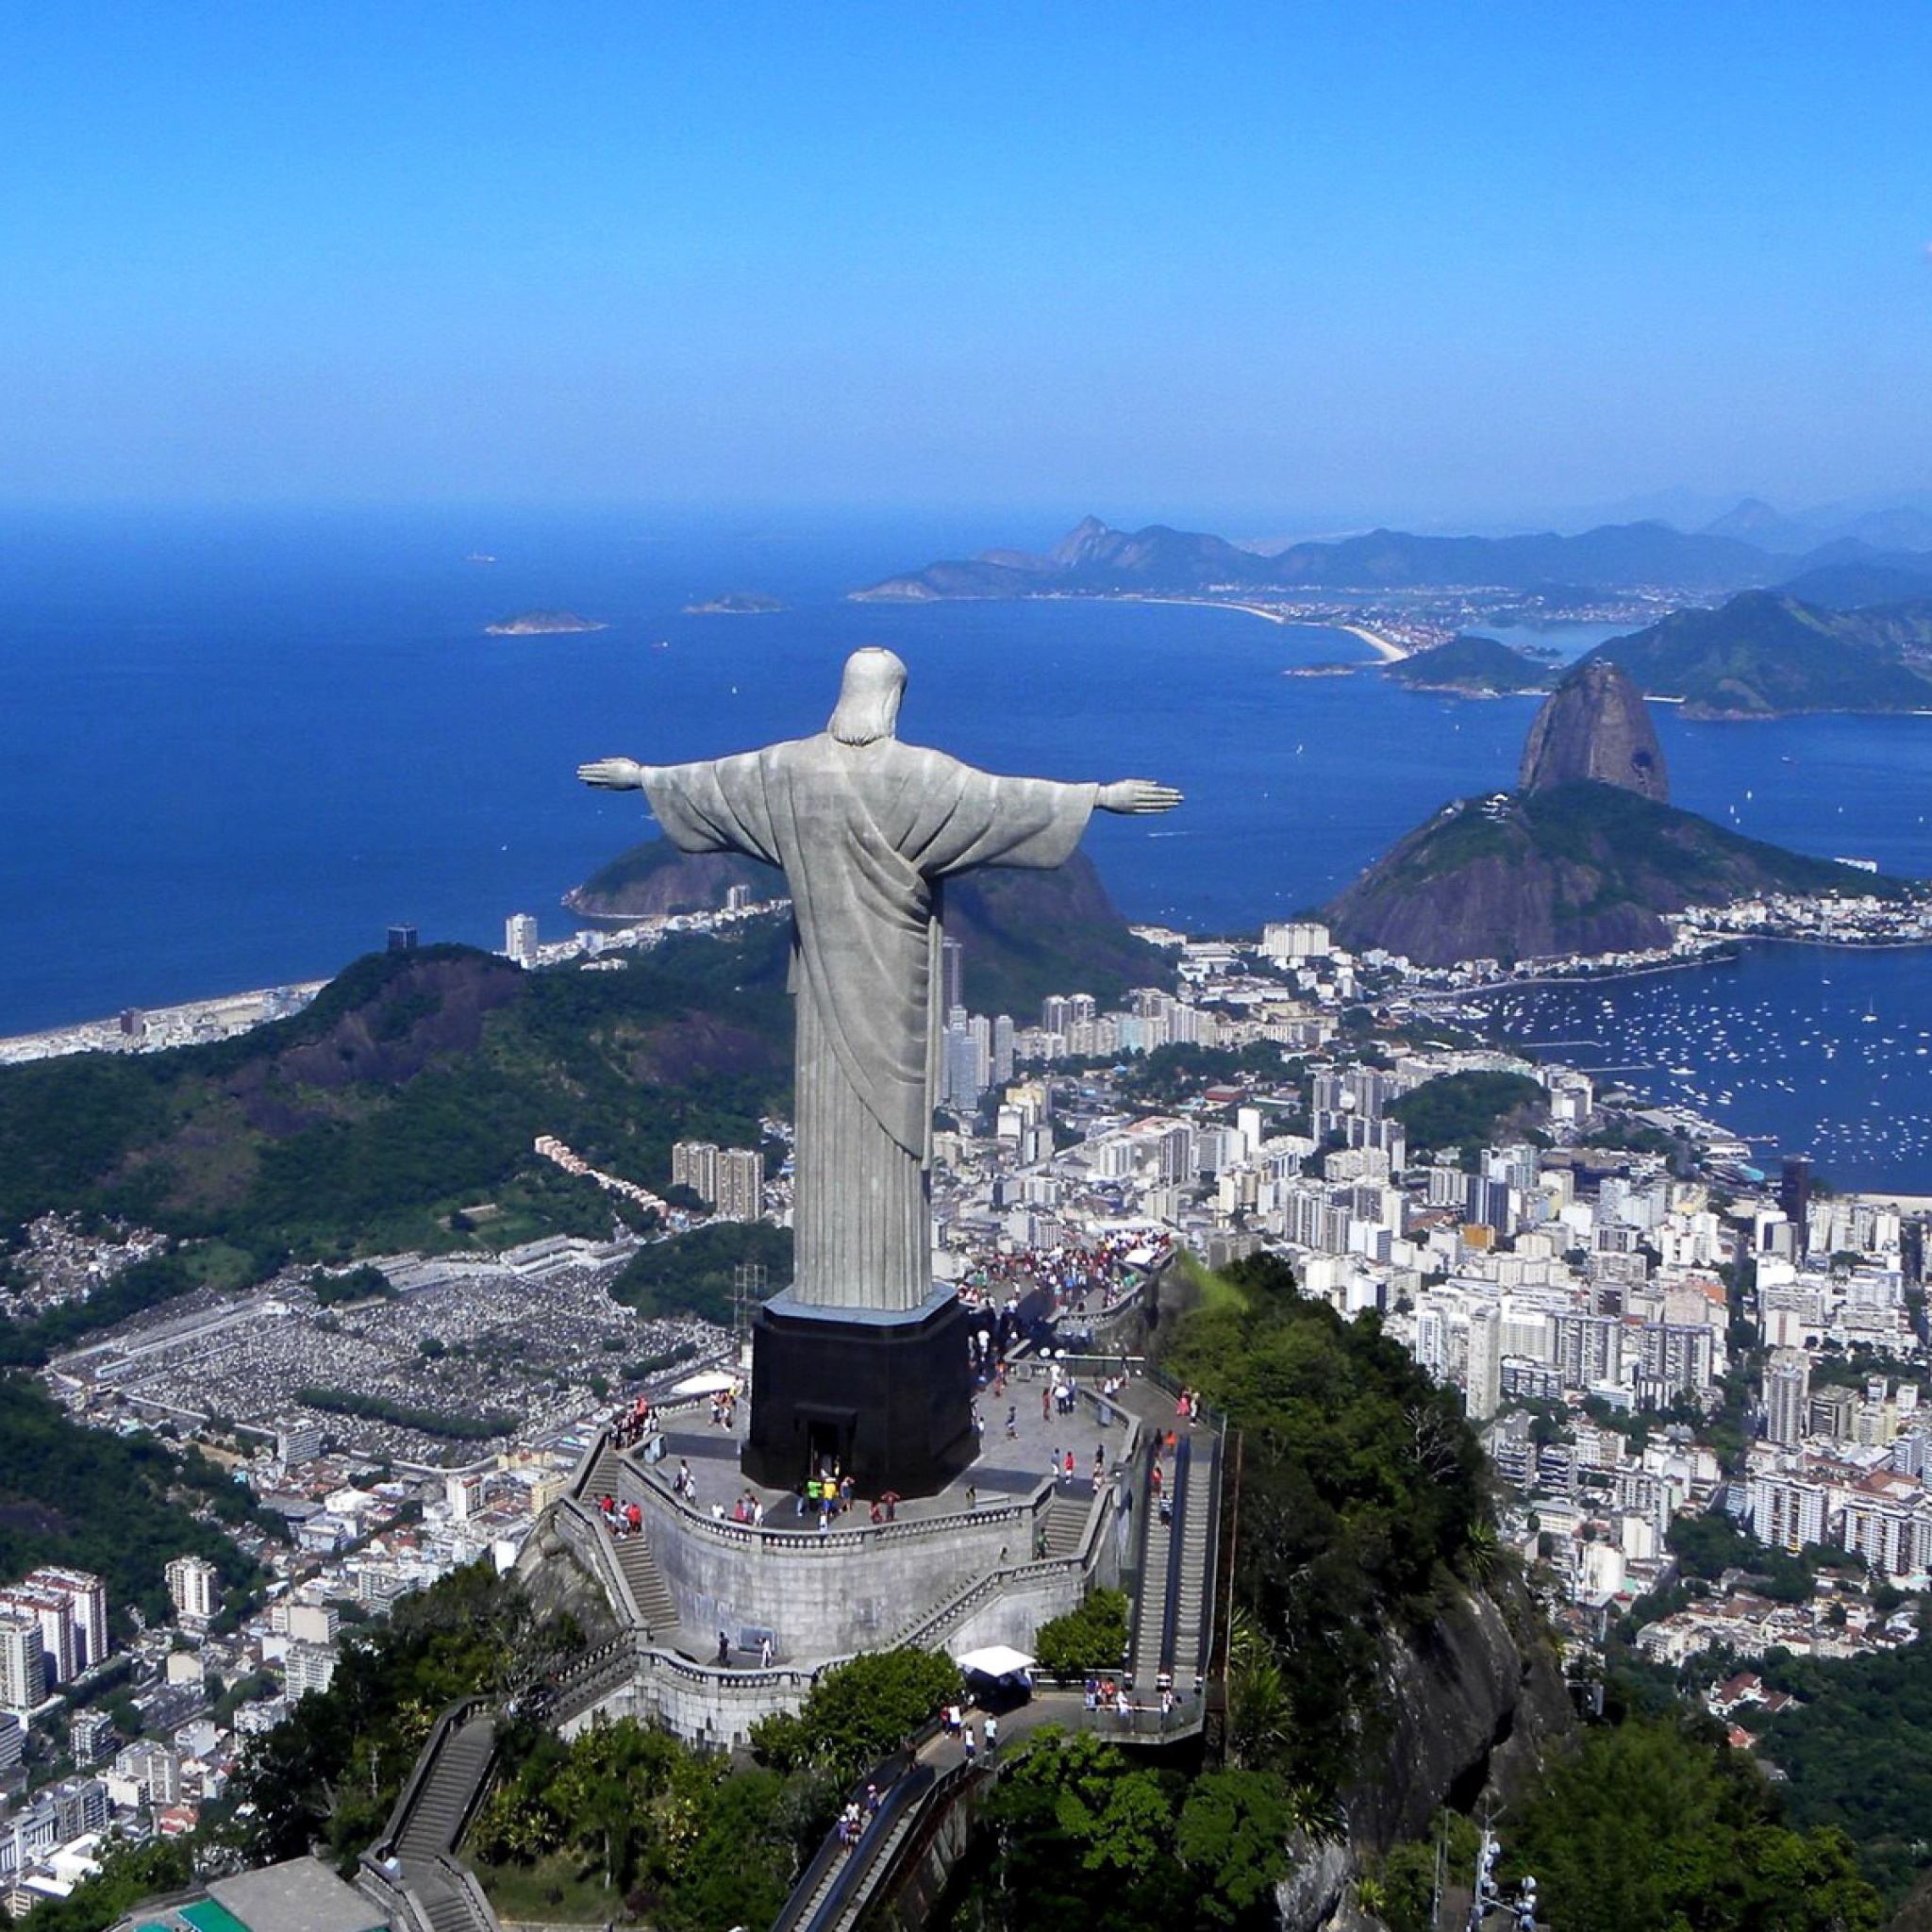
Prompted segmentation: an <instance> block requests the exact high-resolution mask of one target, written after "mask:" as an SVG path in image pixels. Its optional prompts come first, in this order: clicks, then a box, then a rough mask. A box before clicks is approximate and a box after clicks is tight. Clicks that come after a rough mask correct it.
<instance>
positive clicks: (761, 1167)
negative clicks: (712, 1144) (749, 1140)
mask: <svg viewBox="0 0 1932 1932" xmlns="http://www.w3.org/2000/svg"><path fill="white" fill-rule="evenodd" d="M715 1205H716V1208H717V1214H718V1219H719V1220H720V1221H756V1220H757V1219H758V1215H759V1214H760V1213H761V1212H762V1211H763V1209H764V1205H765V1157H764V1155H763V1154H762V1153H760V1152H759V1151H758V1148H756V1147H726V1148H724V1149H723V1150H721V1151H720V1153H719V1156H718V1195H717V1201H716V1204H715Z"/></svg>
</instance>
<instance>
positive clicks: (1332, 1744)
mask: <svg viewBox="0 0 1932 1932" xmlns="http://www.w3.org/2000/svg"><path fill="white" fill-rule="evenodd" d="M1223 1278H1224V1281H1225V1282H1226V1283H1228V1284H1229V1285H1230V1286H1231V1287H1232V1288H1233V1290H1234V1293H1233V1294H1231V1295H1228V1294H1218V1295H1215V1296H1213V1297H1211V1298H1209V1299H1208V1300H1206V1301H1204V1302H1203V1304H1202V1306H1200V1307H1197V1308H1195V1309H1193V1310H1192V1311H1191V1312H1190V1313H1189V1314H1188V1315H1187V1316H1186V1317H1185V1318H1184V1320H1183V1322H1182V1324H1181V1327H1180V1331H1179V1335H1178V1337H1177V1339H1176V1341H1175V1342H1174V1347H1173V1350H1172V1358H1171V1367H1172V1369H1173V1371H1174V1374H1176V1375H1177V1376H1179V1377H1180V1378H1181V1379H1182V1380H1183V1381H1185V1382H1188V1383H1191V1384H1193V1385H1194V1386H1196V1387H1198V1388H1201V1389H1203V1390H1205V1391H1208V1393H1209V1395H1210V1397H1211V1399H1212V1400H1214V1401H1215V1402H1216V1403H1217V1404H1219V1405H1220V1406H1221V1407H1224V1409H1225V1410H1226V1412H1227V1414H1228V1416H1229V1417H1230V1419H1231V1420H1232V1421H1233V1422H1234V1423H1235V1424H1237V1425H1238V1426H1239V1427H1240V1428H1241V1431H1242V1433H1243V1438H1244V1444H1243V1460H1242V1473H1241V1547H1240V1550H1239V1551H1238V1554H1237V1569H1236V1575H1235V1590H1236V1595H1237V1599H1238V1601H1240V1602H1241V1603H1242V1604H1244V1605H1245V1606H1247V1607H1249V1608H1250V1609H1252V1610H1253V1612H1254V1614H1255V1619H1256V1623H1257V1626H1258V1629H1259V1631H1260V1632H1261V1633H1262V1634H1263V1635H1264V1636H1265V1638H1266V1640H1267V1641H1268V1642H1269V1643H1271V1644H1272V1645H1274V1647H1275V1648H1276V1649H1277V1650H1278V1652H1279V1665H1280V1670H1281V1679H1280V1687H1279V1688H1280V1691H1281V1692H1282V1694H1283V1695H1285V1697H1286V1699H1287V1706H1288V1709H1287V1716H1286V1721H1285V1722H1283V1723H1281V1724H1279V1725H1278V1726H1277V1727H1276V1728H1278V1730H1279V1732H1280V1734H1281V1743H1280V1750H1279V1758H1278V1761H1279V1762H1280V1763H1281V1764H1282V1765H1283V1767H1284V1768H1285V1769H1287V1770H1288V1771H1290V1772H1291V1774H1292V1776H1293V1777H1294V1778H1295V1780H1296V1781H1299V1782H1307V1783H1311V1784H1313V1785H1316V1786H1318V1787H1320V1788H1322V1789H1324V1790H1334V1789H1335V1788H1336V1787H1337V1786H1338V1785H1339V1784H1340V1783H1341V1781H1342V1780H1343V1779H1344V1778H1345V1777H1346V1775H1347V1774H1348V1772H1349V1770H1350V1769H1351V1763H1350V1758H1351V1749H1352V1740H1353V1739H1354V1737H1355V1735H1356V1729H1357V1720H1358V1718H1359V1716H1360V1714H1361V1705H1362V1700H1363V1698H1364V1696H1365V1694H1366V1692H1367V1689H1368V1684H1369V1678H1370V1673H1371V1670H1372V1667H1373V1662H1374V1650H1375V1645H1376V1641H1377V1632H1378V1630H1380V1629H1381V1628H1383V1627H1384V1626H1385V1625H1387V1624H1395V1625H1396V1626H1398V1627H1399V1626H1401V1625H1403V1624H1406V1623H1408V1622H1411V1621H1415V1620H1418V1619H1422V1618H1425V1617H1426V1616H1427V1615H1428V1613H1429V1611H1430V1608H1431V1607H1432V1605H1433V1604H1434V1602H1435V1601H1436V1595H1437V1590H1438V1586H1439V1583H1440V1582H1441V1580H1442V1579H1443V1578H1444V1577H1445V1576H1446V1575H1447V1574H1448V1573H1449V1572H1450V1571H1451V1570H1452V1569H1453V1568H1454V1567H1455V1566H1457V1565H1458V1564H1460V1565H1462V1566H1464V1568H1466V1569H1467V1568H1470V1567H1473V1554H1474V1550H1475V1548H1476V1546H1477V1545H1478V1544H1479V1543H1480V1542H1481V1541H1482V1538H1481V1537H1480V1536H1479V1534H1478V1532H1479V1530H1481V1529H1483V1528H1485V1527H1486V1526H1487V1524H1488V1521H1489V1502H1488V1496H1487V1492H1486V1488H1485V1475H1484V1463H1483V1457H1482V1452H1481V1450H1480V1448H1479V1447H1478V1445H1477V1443H1476V1441H1475V1439H1474V1436H1472V1435H1471V1433H1470V1431H1469V1429H1468V1427H1467V1426H1466V1424H1464V1422H1463V1419H1462V1414H1461V1409H1460V1406H1459V1404H1458V1402H1457V1397H1456V1396H1455V1394H1454V1393H1453V1392H1451V1391H1447V1390H1444V1389H1441V1388H1438V1387H1437V1386H1436V1385H1435V1384H1434V1383H1432V1382H1431V1381H1430V1380H1429V1378H1428V1376H1427V1375H1426V1374H1424V1372H1423V1371H1422V1370H1421V1369H1419V1368H1418V1367H1417V1366H1416V1364H1415V1363H1414V1361H1412V1360H1411V1359H1410V1357H1408V1355H1407V1352H1406V1351H1405V1350H1403V1349H1402V1348H1400V1347H1399V1346H1397V1344H1396V1343H1395V1342H1393V1341H1391V1340H1389V1339H1388V1337H1386V1336H1385V1335H1384V1334H1383V1333H1382V1332H1381V1327H1380V1324H1378V1323H1377V1322H1376V1321H1375V1320H1374V1318H1373V1317H1363V1318H1361V1319H1359V1320H1357V1321H1356V1322H1354V1323H1345V1322H1343V1321H1342V1319H1341V1316H1339V1315H1338V1314H1337V1313H1336V1312H1335V1310H1334V1309H1333V1308H1331V1307H1328V1306H1327V1304H1326V1303H1323V1302H1313V1301H1307V1300H1305V1299H1303V1298H1302V1297H1301V1296H1300V1295H1299V1294H1298V1293H1297V1292H1296V1291H1295V1287H1294V1277H1293V1274H1292V1272H1291V1270H1290V1269H1289V1267H1288V1265H1287V1263H1286V1262H1284V1261H1282V1260H1280V1259H1279V1258H1278V1257H1274V1256H1268V1255H1257V1256H1254V1257H1249V1258H1248V1259H1246V1260H1243V1261H1241V1262H1238V1263H1236V1264H1235V1265H1234V1266H1233V1267H1232V1268H1229V1269H1227V1270H1226V1271H1224V1276H1223Z"/></svg>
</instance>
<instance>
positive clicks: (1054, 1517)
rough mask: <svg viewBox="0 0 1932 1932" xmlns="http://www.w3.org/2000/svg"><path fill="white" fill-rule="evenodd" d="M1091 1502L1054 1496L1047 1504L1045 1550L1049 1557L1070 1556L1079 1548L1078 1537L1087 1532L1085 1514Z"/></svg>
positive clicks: (1086, 1514)
mask: <svg viewBox="0 0 1932 1932" xmlns="http://www.w3.org/2000/svg"><path fill="white" fill-rule="evenodd" d="M1091 1507H1092V1506H1091V1503H1082V1502H1079V1501H1076V1500H1075V1499H1074V1498H1072V1497H1069V1496H1056V1497H1055V1498H1054V1499H1053V1501H1052V1503H1050V1504H1049V1505H1048V1506H1047V1511H1046V1552H1045V1554H1046V1555H1047V1556H1049V1557H1071V1556H1074V1555H1075V1554H1076V1553H1077V1552H1078V1550H1079V1548H1080V1539H1081V1538H1082V1537H1083V1536H1085V1535H1086V1534H1087V1516H1088V1512H1089V1510H1090V1509H1091Z"/></svg>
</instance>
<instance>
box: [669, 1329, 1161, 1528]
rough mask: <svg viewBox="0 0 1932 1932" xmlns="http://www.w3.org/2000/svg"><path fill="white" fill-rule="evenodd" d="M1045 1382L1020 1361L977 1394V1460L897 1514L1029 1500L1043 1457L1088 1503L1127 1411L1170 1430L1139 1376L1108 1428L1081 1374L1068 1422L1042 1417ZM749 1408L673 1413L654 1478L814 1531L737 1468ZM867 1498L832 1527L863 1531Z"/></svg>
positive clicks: (1042, 1475) (1052, 1414)
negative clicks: (684, 1474) (720, 1413)
mask: <svg viewBox="0 0 1932 1932" xmlns="http://www.w3.org/2000/svg"><path fill="white" fill-rule="evenodd" d="M1051 1386H1052V1385H1051V1380H1050V1376H1049V1372H1048V1370H1047V1367H1046V1365H1045V1363H1044V1362H1036V1361H1033V1360H1031V1359H1023V1360H1022V1361H1021V1362H1020V1364H1019V1365H1018V1366H1017V1367H1016V1368H1015V1369H1014V1370H1012V1371H1010V1372H1009V1373H1008V1377H1007V1382H1006V1388H1005V1391H1004V1393H998V1392H995V1391H994V1389H993V1387H991V1385H989V1386H985V1387H982V1388H980V1389H979V1390H978V1391H977V1392H976V1394H975V1396H974V1403H975V1406H976V1407H977V1409H978V1411H979V1416H980V1423H981V1429H980V1437H979V1442H980V1449H979V1454H978V1456H977V1457H975V1458H974V1461H973V1462H972V1463H971V1464H970V1465H969V1466H968V1467H967V1468H966V1469H965V1470H963V1471H962V1472H961V1473H960V1474H958V1476H957V1477H955V1478H954V1480H953V1481H952V1482H950V1483H949V1484H948V1485H947V1486H946V1487H945V1488H944V1489H943V1490H941V1491H939V1492H938V1493H937V1494H936V1495H932V1496H916V1497H909V1498H908V1499H906V1500H904V1501H902V1502H900V1503H899V1504H897V1505H896V1506H895V1507H896V1513H897V1515H898V1516H899V1517H901V1518H904V1519H910V1520H914V1521H917V1520H918V1519H920V1518H922V1517H932V1516H951V1515H953V1514H955V1513H957V1512H958V1511H959V1510H961V1509H965V1508H967V1507H971V1502H972V1501H973V1500H977V1501H981V1502H993V1501H1010V1500H1016V1499H1018V1498H1020V1497H1024V1496H1032V1495H1034V1494H1035V1493H1036V1492H1037V1491H1039V1489H1040V1487H1041V1484H1042V1483H1044V1482H1046V1481H1047V1480H1048V1478H1049V1466H1048V1465H1049V1458H1051V1461H1052V1470H1051V1474H1052V1479H1053V1481H1054V1483H1055V1486H1056V1492H1057V1493H1058V1494H1059V1495H1061V1496H1064V1497H1066V1498H1068V1499H1069V1500H1070V1501H1074V1502H1078V1503H1083V1504H1084V1503H1089V1502H1091V1500H1092V1497H1093V1458H1094V1456H1095V1453H1096V1452H1098V1453H1099V1454H1101V1456H1102V1457H1103V1458H1104V1461H1105V1465H1106V1469H1107V1471H1108V1473H1111V1472H1112V1471H1113V1470H1114V1469H1116V1468H1117V1467H1118V1465H1119V1462H1120V1457H1121V1455H1122V1453H1123V1450H1124V1445H1125V1442H1126V1436H1127V1422H1128V1418H1129V1416H1130V1415H1131V1417H1132V1418H1133V1419H1134V1420H1136V1421H1138V1422H1140V1423H1141V1424H1143V1425H1144V1426H1148V1427H1158V1428H1160V1429H1162V1430H1166V1429H1170V1428H1174V1427H1175V1426H1177V1424H1176V1423H1175V1421H1174V1404H1173V1400H1172V1398H1171V1397H1170V1396H1168V1395H1167V1393H1166V1392H1165V1391H1163V1390H1161V1389H1160V1388H1159V1387H1158V1385H1156V1384H1154V1383H1151V1382H1148V1381H1145V1380H1143V1379H1142V1378H1141V1377H1139V1376H1134V1377H1132V1378H1130V1380H1129V1381H1128V1384H1127V1387H1126V1388H1125V1389H1124V1391H1122V1393H1121V1397H1120V1399H1119V1401H1117V1402H1115V1403H1111V1404H1108V1409H1109V1411H1110V1419H1109V1420H1108V1422H1107V1423H1106V1424H1103V1423H1102V1421H1101V1419H1100V1410H1099V1407H1098V1406H1097V1403H1096V1400H1095V1389H1096V1384H1095V1382H1094V1381H1091V1380H1090V1379H1089V1378H1087V1377H1085V1376H1082V1377H1078V1378H1076V1387H1077V1390H1078V1399H1077V1402H1076V1406H1075V1407H1074V1413H1073V1415H1072V1416H1065V1415H1061V1414H1060V1413H1059V1412H1058V1409H1056V1408H1055V1407H1053V1406H1052V1404H1051V1400H1050V1398H1049V1401H1048V1403H1047V1405H1046V1413H1045V1414H1044V1415H1042V1413H1041V1407H1042V1405H1041V1396H1042V1395H1043V1394H1047V1393H1048V1391H1050V1389H1051ZM750 1407H751V1403H750V1397H749V1396H748V1395H747V1396H746V1397H745V1398H743V1399H742V1400H741V1401H740V1403H739V1404H738V1415H737V1419H736V1425H735V1426H734V1427H732V1428H730V1429H725V1428H722V1427H719V1426H718V1425H716V1424H708V1423H707V1422H706V1421H705V1419H704V1415H705V1411H704V1409H703V1408H702V1407H700V1408H699V1409H697V1410H696V1411H695V1412H694V1413H693V1414H691V1415H689V1416H684V1415H680V1416H675V1417H673V1418H672V1420H671V1423H670V1424H669V1426H667V1427H666V1429H665V1431H664V1435H663V1443H664V1454H663V1457H662V1458H661V1460H660V1461H659V1462H658V1464H657V1465H656V1466H655V1469H654V1471H653V1473H654V1474H656V1475H657V1476H658V1478H659V1479H661V1480H662V1481H663V1482H665V1483H667V1484H668V1483H670V1482H671V1481H672V1480H673V1479H674V1477H675V1474H676V1473H677V1468H678V1465H679V1463H680V1462H683V1463H686V1464H688V1465H689V1467H690V1469H691V1478H692V1481H693V1483H694V1484H695V1487H696V1492H697V1493H696V1502H697V1507H699V1508H701V1509H705V1510H710V1509H711V1508H712V1507H713V1506H714V1505H722V1506H723V1508H724V1514H725V1515H726V1516H727V1517H729V1516H730V1514H731V1511H732V1508H733V1507H734V1506H735V1505H736V1503H737V1501H738V1499H739V1498H740V1497H741V1496H743V1495H747V1494H749V1495H753V1496H756V1497H757V1498H758V1500H759V1501H760V1502H761V1503H763V1505H764V1506H765V1527H766V1528H767V1529H768V1530H786V1529H791V1528H794V1527H795V1528H797V1529H798V1530H799V1531H800V1532H801V1533H814V1532H815V1531H816V1529H817V1518H816V1516H814V1515H810V1514H807V1515H801V1514H800V1513H799V1509H798V1500H799V1499H798V1497H797V1495H796V1493H795V1492H791V1491H782V1490H774V1489H769V1488H765V1487H762V1486H760V1485H759V1484H757V1483H754V1482H752V1481H751V1480H750V1479H749V1478H748V1477H746V1476H745V1475H744V1474H743V1473H742V1472H741V1470H740V1468H739V1466H738V1464H739V1457H741V1454H742V1453H743V1450H744V1444H745V1437H746V1431H747V1429H748V1427H749V1424H750V1420H751V1417H750ZM1009 1415H1010V1417H1011V1422H1010V1424H1009V1423H1008V1416H1009ZM1179 1426H1185V1425H1184V1424H1181V1425H1179ZM1070 1449H1071V1450H1072V1451H1073V1454H1074V1477H1073V1480H1072V1481H1071V1482H1069V1481H1068V1480H1067V1479H1066V1476H1065V1473H1064V1471H1065V1458H1066V1455H1067V1452H1068V1450H1070ZM969 1491H970V1492H971V1494H970V1497H969ZM873 1500H874V1499H873V1498H872V1497H869V1496H860V1497H858V1498H856V1499H855V1507H854V1508H853V1510H852V1512H851V1513H850V1514H849V1515H846V1516H843V1517H840V1518H836V1519H835V1522H836V1524H837V1525H838V1527H840V1528H841V1529H856V1528H862V1527H864V1526H865V1524H866V1523H867V1521H868V1513H869V1509H870V1506H871V1504H872V1502H873Z"/></svg>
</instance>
